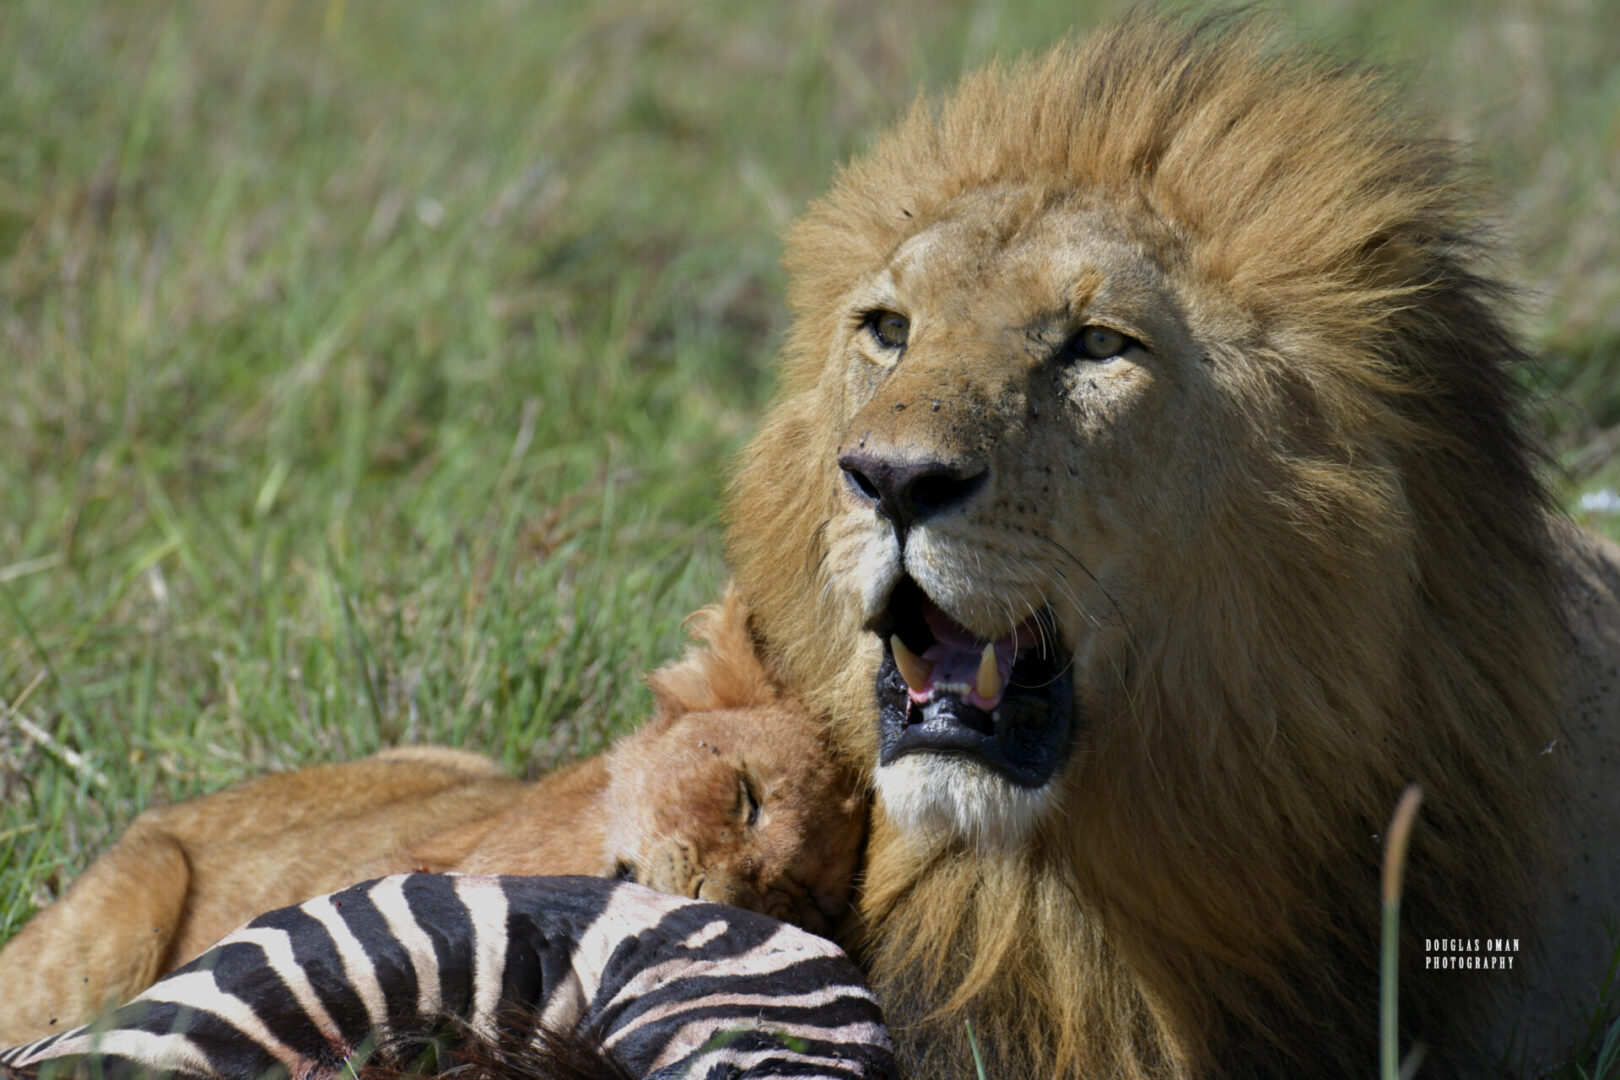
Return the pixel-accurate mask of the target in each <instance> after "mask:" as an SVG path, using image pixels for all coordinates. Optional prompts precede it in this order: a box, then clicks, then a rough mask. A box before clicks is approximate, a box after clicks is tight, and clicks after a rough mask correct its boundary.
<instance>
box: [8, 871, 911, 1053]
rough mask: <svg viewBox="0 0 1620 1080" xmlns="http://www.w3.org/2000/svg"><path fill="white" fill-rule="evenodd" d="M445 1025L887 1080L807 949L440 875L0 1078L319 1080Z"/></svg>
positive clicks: (660, 905)
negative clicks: (381, 1044) (374, 1043)
mask: <svg viewBox="0 0 1620 1080" xmlns="http://www.w3.org/2000/svg"><path fill="white" fill-rule="evenodd" d="M445 1017H455V1018H459V1019H460V1020H462V1021H464V1026H465V1027H466V1028H467V1029H470V1031H471V1032H473V1033H474V1034H475V1036H476V1037H479V1038H484V1039H488V1040H491V1041H494V1040H495V1039H496V1038H497V1035H498V1034H499V1033H500V1032H501V1031H502V1030H505V1029H503V1025H507V1026H509V1025H510V1024H511V1023H512V1021H513V1018H514V1017H522V1018H523V1019H522V1021H521V1022H522V1023H524V1024H527V1025H529V1026H530V1028H531V1029H532V1028H533V1027H536V1026H538V1027H543V1028H545V1029H547V1030H550V1031H556V1032H565V1033H572V1032H578V1033H582V1034H584V1035H586V1036H587V1037H588V1038H589V1039H591V1040H592V1041H593V1042H596V1043H598V1044H599V1045H600V1046H602V1047H603V1048H605V1050H606V1052H607V1053H609V1054H610V1055H611V1056H612V1057H613V1058H614V1059H615V1060H617V1061H618V1062H619V1063H621V1064H622V1065H623V1066H624V1067H625V1068H626V1069H628V1071H629V1072H630V1074H631V1075H633V1076H641V1077H647V1078H649V1080H651V1078H656V1080H673V1078H675V1077H677V1076H678V1077H684V1078H688V1080H708V1078H713V1080H720V1078H725V1080H744V1078H755V1077H788V1076H791V1077H800V1078H806V1080H808V1078H826V1080H835V1078H836V1080H857V1078H888V1077H893V1076H895V1075H896V1074H895V1070H894V1064H893V1062H892V1059H891V1057H890V1052H889V1039H888V1033H887V1031H886V1030H885V1028H884V1026H883V1021H882V1017H881V1015H880V1013H879V1011H878V1007H877V1004H876V1002H875V1001H874V1000H873V998H872V995H871V992H870V991H869V990H867V988H866V987H865V985H864V984H863V982H862V981H861V977H860V974H859V972H858V971H857V970H856V969H855V967H854V965H853V964H852V963H850V961H849V959H848V958H847V957H846V956H845V955H844V954H843V953H842V952H841V951H840V950H839V949H838V947H837V946H835V945H833V944H832V943H830V942H828V941H826V940H824V939H822V938H819V937H816V936H815V935H813V934H809V933H806V932H805V931H802V930H798V929H796V928H794V927H792V926H788V925H787V924H785V923H781V922H777V921H776V920H774V919H771V918H769V917H767V916H764V915H759V914H755V913H753V912H749V911H743V910H740V909H737V908H732V907H726V906H723V905H720V904H711V903H704V902H699V901H694V900H687V899H683V898H679V897H674V896H668V895H665V894H663V893H656V892H652V891H651V890H648V889H644V888H642V887H641V886H639V885H634V884H631V883H628V882H618V881H610V880H605V879H601V878H581V877H569V878H528V877H482V876H462V875H454V874H407V875H400V876H396V877H388V878H382V879H380V880H378V881H371V882H366V883H364V884H361V885H356V886H354V887H352V888H349V889H345V890H343V891H342V892H337V893H332V894H330V895H328V896H321V897H317V898H315V899H313V900H310V901H307V902H305V903H302V904H299V905H297V906H296V907H288V908H282V909H280V910H278V911H272V912H269V913H268V914H265V915H261V916H259V917H258V918H256V919H254V920H253V921H252V922H250V923H248V924H247V925H246V926H245V927H243V928H242V929H240V930H238V931H236V932H235V933H233V934H231V935H229V936H228V937H225V938H224V939H222V940H221V941H220V942H219V943H218V944H216V945H215V946H214V947H213V948H211V949H209V950H208V951H207V952H205V953H203V954H202V955H201V956H199V957H198V958H197V959H196V960H194V961H192V962H191V963H190V964H187V965H186V966H185V967H183V968H181V969H180V970H178V971H176V972H174V973H173V974H172V975H169V976H168V977H167V978H164V979H162V980H160V981H159V982H158V983H156V984H155V985H153V986H152V987H151V988H150V989H148V990H147V991H146V992H145V993H143V994H141V995H140V996H139V997H137V998H135V999H134V1000H133V1001H130V1002H129V1003H127V1004H125V1005H123V1006H121V1007H120V1008H118V1009H116V1010H114V1011H113V1012H112V1013H110V1014H109V1015H108V1016H106V1017H104V1018H103V1019H102V1020H100V1021H98V1022H97V1023H95V1024H92V1025H87V1026H85V1027H81V1028H76V1029H74V1030H72V1031H67V1032H63V1033H62V1034H59V1035H53V1036H51V1037H50V1038H47V1039H42V1040H40V1041H38V1042H35V1043H30V1044H28V1045H26V1046H21V1047H15V1048H13V1049H10V1050H6V1051H0V1072H5V1073H7V1074H9V1075H10V1076H14V1077H23V1078H28V1077H35V1076H39V1075H40V1073H41V1071H42V1069H44V1071H46V1072H47V1073H48V1074H51V1075H65V1076H86V1077H97V1078H105V1080H124V1078H131V1080H133V1078H134V1077H138V1076H154V1075H157V1076H180V1077H204V1078H229V1080H237V1078H240V1080H259V1078H261V1077H264V1076H266V1075H283V1074H284V1075H286V1076H289V1077H291V1078H292V1080H325V1078H336V1077H337V1076H339V1075H340V1074H343V1073H345V1072H346V1070H347V1069H348V1067H349V1066H348V1065H347V1064H346V1063H348V1062H350V1061H351V1058H352V1057H353V1056H354V1055H355V1053H356V1052H357V1050H358V1049H359V1048H361V1047H362V1045H363V1044H367V1041H368V1039H371V1038H372V1037H374V1036H378V1035H387V1034H388V1033H398V1032H409V1031H422V1030H427V1029H428V1028H430V1027H431V1026H432V1025H433V1024H434V1023H435V1022H437V1021H439V1020H441V1019H443V1018H445ZM507 1034H510V1032H509V1030H507ZM49 1063H54V1064H53V1065H50V1067H47V1066H48V1064H49Z"/></svg>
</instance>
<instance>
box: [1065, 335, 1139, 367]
mask: <svg viewBox="0 0 1620 1080" xmlns="http://www.w3.org/2000/svg"><path fill="white" fill-rule="evenodd" d="M1138 344H1140V343H1139V342H1138V341H1136V339H1134V338H1129V337H1126V336H1125V335H1124V334H1122V333H1120V332H1119V331H1118V330H1110V329H1109V328H1108V327H1106V326H1082V327H1081V328H1080V329H1079V330H1076V331H1075V333H1074V336H1073V337H1071V338H1069V340H1068V341H1065V342H1064V343H1063V347H1062V348H1060V349H1059V350H1058V354H1057V358H1058V359H1059V360H1061V361H1063V362H1065V363H1069V362H1073V361H1077V360H1087V361H1090V362H1092V363H1107V362H1108V361H1110V360H1112V359H1114V358H1115V357H1117V356H1120V355H1122V354H1123V353H1124V352H1125V350H1126V349H1129V348H1131V347H1132V346H1134V345H1138Z"/></svg>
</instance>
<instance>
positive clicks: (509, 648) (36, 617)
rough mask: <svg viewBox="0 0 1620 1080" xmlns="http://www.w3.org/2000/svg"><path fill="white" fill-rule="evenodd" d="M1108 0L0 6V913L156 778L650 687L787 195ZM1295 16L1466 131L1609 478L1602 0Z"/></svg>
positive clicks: (1295, 22) (1613, 414)
mask: <svg viewBox="0 0 1620 1080" xmlns="http://www.w3.org/2000/svg"><path fill="white" fill-rule="evenodd" d="M1121 6H1122V5H1121V4H1119V3H1111V2H1110V3H1100V4H1094V5H1091V6H1090V7H1089V8H1088V7H1085V6H1084V5H1082V6H1079V7H1077V6H1076V5H1074V4H1072V3H1066V2H1065V3H1059V2H1057V0H1017V2H1009V3H1004V4H998V3H989V2H986V3H981V4H978V5H967V4H963V5H952V6H947V5H942V4H939V3H934V2H925V0H908V2H904V3H898V4H869V3H855V2H852V0H828V2H825V3H815V4H802V5H758V4H747V3H742V2H740V0H727V2H717V3H710V4H705V5H702V6H701V7H694V6H691V5H675V4H662V3H654V2H651V0H648V2H637V3H630V2H618V3H606V4H584V3H580V4H573V5H557V4H540V5H516V4H503V3H496V2H493V0H490V2H469V3H464V4H415V5H403V4H388V5H375V4H366V5H363V4H354V5H349V4H345V3H344V2H342V0H328V2H326V3H324V4H322V3H303V2H299V0H267V2H260V3H252V2H248V0H211V2H210V3H207V4H201V3H189V4H188V3H181V4H173V3H169V4H159V3H155V2H152V0H125V2H121V3H118V4H93V3H88V2H85V0H12V2H10V3H7V4H4V5H0V700H3V701H4V702H5V703H6V708H5V709H4V710H0V939H3V938H4V937H6V936H8V935H9V934H10V933H12V932H14V931H15V929H16V928H17V927H18V926H20V925H21V922H22V920H24V919H25V918H26V917H27V916H28V915H29V914H30V913H31V912H32V911H33V910H34V908H35V907H36V906H37V905H39V904H42V903H44V902H47V901H48V900H50V899H51V898H52V897H54V896H55V895H57V894H58V893H59V891H60V889H61V888H62V887H63V885H64V884H65V883H66V882H67V881H68V880H69V879H70V878H71V876H72V875H73V874H74V873H75V872H76V871H77V870H78V869H79V868H81V867H82V866H83V864H84V862H85V861H86V860H87V858H88V857H89V855H90V854H91V853H93V852H94V851H95V850H97V849H99V848H101V847H103V846H104V845H105V844H106V843H107V842H108V841H109V840H110V839H111V838H112V837H113V836H114V835H115V834H116V832H117V831H118V830H119V829H120V828H121V827H122V826H123V825H124V824H126V823H127V822H128V821H129V819H130V818H131V817H132V816H133V815H134V814H135V813H137V812H138V811H139V810H140V809H141V808H142V807H144V806H146V805H148V804H150V803H152V802H154V801H159V800H172V799H176V798H181V797H184V796H187V795H192V794H195V793H199V792H203V791H208V790H213V789H216V788H218V787H220V786H222V785H225V784H228V783H230V782H232V781H234V780H238V779H240V778H242V777H245V776H248V775H252V774H255V773H259V772H262V771H264V770H266V769H269V768H276V767H283V766H289V765H296V764H302V763H307V762H313V761H318V760H328V759H333V758H341V757H352V756H354V755H358V754H363V753H365V752H367V751H370V750H373V749H375V748H377V747H379V746H383V745H386V744H391V743H396V742H401V741H418V740H422V741H425V740H435V741H445V742H451V743H457V744H464V745H468V746H472V747H477V748H481V749H485V750H488V751H490V752H493V753H495V754H497V755H499V756H500V757H501V758H502V759H503V760H504V761H505V762H507V763H508V765H509V766H510V767H512V768H513V769H515V770H530V771H533V770H538V769H541V768H544V767H547V766H549V765H551V764H553V763H554V762H556V761H558V760H560V759H562V758H565V757H567V756H570V755H573V754H578V753H582V752H587V751H590V750H592V749H594V748H596V747H598V746H600V745H601V743H602V741H603V740H604V739H605V738H606V737H608V736H609V735H610V734H611V733H613V732H614V731H617V730H621V729H622V728H623V727H624V726H625V725H626V724H628V723H629V722H631V721H632V720H633V719H634V718H635V717H637V716H638V715H640V714H641V713H642V711H643V710H644V709H645V707H646V705H647V698H646V694H645V691H644V690H643V689H642V688H641V686H640V683H639V681H638V679H637V678H636V673H638V672H640V671H643V670H645V669H646V668H648V667H650V666H652V665H655V664H657V663H659V662H661V661H662V660H664V659H666V658H668V657H669V656H671V655H672V654H673V653H674V651H675V650H676V649H677V648H678V646H679V643H680V641H681V637H682V635H681V631H680V628H679V621H680V619H681V617H682V616H683V615H684V614H685V613H687V612H688V611H690V610H691V609H692V608H694V607H695V606H697V605H698V604H700V603H702V602H704V601H706V600H708V599H711V598H713V597H714V595H715V594H716V590H717V587H718V584H719V582H720V581H721V579H722V576H723V568H722V566H721V562H720V554H719V541H718V537H719V527H718V523H717V513H718V510H717V505H718V498H719V494H720V492H721V490H722V487H723V483H724V475H725V469H726V463H727V461H728V458H729V457H730V455H731V454H732V453H733V452H734V451H735V449H736V448H737V447H738V446H739V445H740V443H741V441H742V439H743V438H744V437H745V436H746V433H747V432H748V430H749V427H750V425H751V424H752V422H753V421H754V418H755V417H757V415H758V413H759V410H760V408H761V405H762V403H763V402H764V400H765V399H766V397H767V395H768V393H769V389H770V358H771V355H772V353H773V351H774V349H775V347H776V345H777V341H778V337H779V335H780V333H781V330H782V327H783V325H784V321H785V320H784V314H783V308H782V301H781V295H782V285H783V282H782V278H781V274H780V272H779V270H778V269H777V259H778V256H779V240H778V236H779V232H780V229H781V226H782V225H783V224H784V223H785V222H786V221H787V220H788V219H790V218H791V217H792V216H793V215H794V214H795V213H797V212H798V210H799V209H800V208H802V207H803V205H804V204H805V202H806V201H807V200H808V199H809V198H811V197H813V196H814V194H815V193H817V192H818V191H820V190H821V189H822V188H824V186H825V185H826V184H827V182H828V180H829V179H830V178H831V176H832V175H833V172H834V169H835V167H836V164H837V162H839V161H840V160H841V159H843V158H845V157H847V156H848V155H849V154H851V153H852V152H855V151H857V150H859V149H860V148H861V147H863V146H864V145H866V144H867V142H868V141H869V140H870V139H871V137H872V135H873V133H874V132H875V131H876V130H878V129H879V128H880V127H881V126H882V125H883V124H885V123H886V122H887V121H888V120H890V119H892V118H893V116H894V115H895V114H896V113H897V111H898V110H900V109H901V108H903V107H904V105H905V104H906V103H907V102H908V101H909V100H910V98H911V96H912V95H913V94H914V93H915V92H916V90H917V88H918V87H925V88H929V89H939V88H942V87H944V86H945V85H948V83H949V82H950V80H951V79H952V78H954V76H955V75H956V74H957V73H959V72H960V71H962V70H963V69H965V68H966V67H969V66H971V65H972V64H974V63H976V62H979V61H981V60H983V59H985V58H987V57H989V56H991V55H995V54H997V53H1006V52H1013V51H1017V50H1021V49H1026V48H1032V47H1039V46H1040V45H1042V44H1044V43H1047V42H1049V41H1051V40H1053V39H1054V38H1055V37H1057V36H1058V35H1059V34H1061V33H1063V32H1064V31H1065V30H1066V29H1068V28H1069V27H1070V26H1071V25H1072V24H1073V20H1075V19H1077V18H1078V19H1080V20H1081V23H1080V25H1084V24H1085V23H1087V22H1092V21H1096V20H1097V19H1099V18H1101V17H1102V16H1103V15H1104V14H1106V13H1108V12H1111V11H1114V10H1118V9H1119V8H1120V7H1121ZM1284 14H1285V17H1286V19H1287V21H1288V22H1289V23H1290V24H1292V26H1293V27H1294V29H1295V31H1296V32H1297V33H1298V34H1299V35H1300V36H1302V37H1305V38H1308V39H1311V40H1319V41H1322V42H1324V43H1326V44H1327V45H1328V46H1329V47H1331V48H1333V49H1335V50H1338V51H1351V52H1357V51H1364V52H1367V53H1369V54H1370V55H1372V56H1373V57H1374V58H1376V59H1377V60H1379V61H1381V62H1385V63H1388V64H1390V65H1392V66H1394V67H1396V68H1397V69H1399V70H1402V71H1406V72H1409V76H1408V80H1407V81H1408V83H1409V85H1410V86H1411V88H1412V91H1411V92H1412V95H1413V97H1414V99H1415V100H1416V101H1418V102H1426V103H1428V104H1429V106H1430V109H1431V111H1432V112H1434V113H1435V114H1436V115H1437V116H1438V118H1439V121H1440V123H1441V125H1442V127H1443V128H1444V129H1445V130H1447V131H1449V132H1450V133H1452V134H1455V135H1457V136H1459V137H1463V138H1467V139H1470V140H1472V141H1474V142H1475V144H1476V145H1477V147H1478V154H1479V157H1480V160H1481V162H1482V167H1483V168H1485V169H1486V170H1487V171H1488V172H1489V173H1491V174H1492V175H1493V176H1494V177H1495V179H1496V180H1497V182H1498V186H1499V189H1500V190H1501V192H1502V193H1503V198H1502V204H1501V207H1500V210H1501V214H1502V217H1503V219H1504V221H1505V223H1506V225H1507V232H1508V237H1509V240H1510V242H1511V244H1510V246H1511V249H1512V250H1513V251H1514V252H1516V255H1515V256H1514V260H1515V261H1514V262H1512V263H1511V264H1510V265H1509V267H1508V270H1509V272H1510V273H1511V274H1512V275H1513V276H1514V277H1516V278H1517V279H1518V280H1521V281H1523V282H1525V283H1526V285H1527V292H1526V308H1527V314H1526V316H1525V321H1524V323H1523V326H1524V329H1525V331H1526V333H1527V334H1528V335H1530V337H1531V338H1532V339H1533V340H1534V341H1535V342H1536V343H1537V345H1538V346H1539V347H1540V348H1541V349H1542V351H1543V352H1544V353H1545V355H1546V357H1547V363H1546V367H1545V369H1544V370H1543V371H1542V372H1541V373H1539V374H1537V375H1534V376H1527V380H1528V381H1529V382H1530V384H1531V385H1532V388H1533V390H1534V392H1535V393H1536V394H1537V395H1538V396H1539V397H1540V398H1541V399H1542V400H1543V401H1545V402H1546V403H1547V407H1546V409H1545V410H1544V412H1545V417H1546V424H1547V428H1548V431H1549V433H1550V435H1551V436H1552V437H1553V439H1554V441H1555V445H1556V447H1557V449H1558V451H1559V453H1560V455H1561V458H1562V460H1563V462H1564V464H1565V465H1566V467H1567V468H1568V469H1569V470H1570V475H1569V477H1568V480H1567V483H1566V491H1565V494H1566V496H1567V498H1568V500H1569V503H1570V505H1571V506H1572V507H1578V505H1579V504H1578V501H1577V500H1578V499H1579V497H1580V495H1582V494H1583V493H1588V492H1592V491H1601V490H1603V489H1605V488H1615V487H1620V466H1617V465H1616V463H1615V455H1613V454H1612V452H1611V451H1610V448H1611V447H1612V445H1613V444H1614V442H1615V441H1616V440H1620V255H1617V252H1616V250H1615V248H1616V242H1617V241H1616V230H1615V228H1614V222H1615V221H1616V220H1620V177H1617V172H1616V170H1617V169H1620V164H1617V161H1620V159H1617V157H1616V150H1615V148H1616V146H1617V145H1620V8H1617V7H1615V6H1614V5H1603V4H1592V3H1588V4H1584V5H1583V4H1580V3H1577V2H1575V0H1533V2H1530V3H1528V4H1527V3H1523V2H1520V0H1488V2H1484V3H1471V2H1467V0H1428V2H1423V3H1399V4H1397V3H1395V2H1393V0H1389V2H1363V3H1356V4H1351V5H1342V4H1337V3H1330V2H1328V0H1312V2H1301V3H1295V4H1292V5H1289V6H1287V7H1286V8H1285V11H1284ZM1577 516H1580V517H1582V518H1583V520H1586V521H1588V523H1590V524H1594V525H1596V526H1598V527H1600V528H1603V529H1605V530H1606V531H1609V532H1610V533H1611V534H1616V533H1620V518H1617V517H1615V516H1613V515H1607V514H1602V513H1589V514H1588V513H1578V514H1577Z"/></svg>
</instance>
